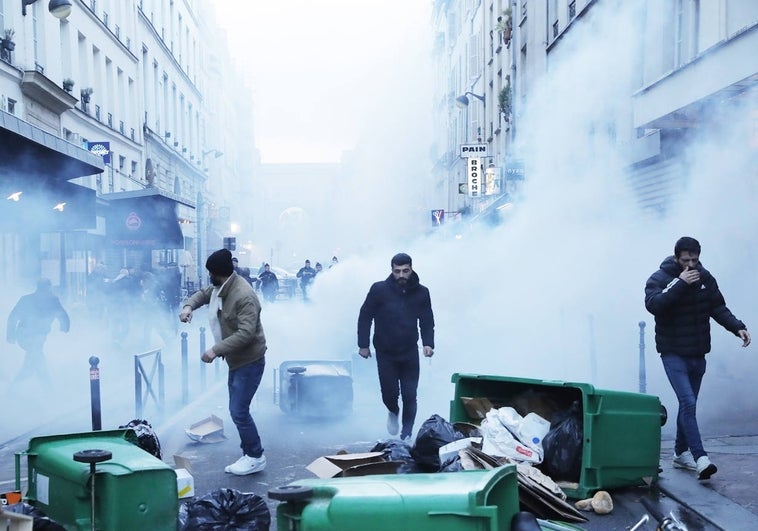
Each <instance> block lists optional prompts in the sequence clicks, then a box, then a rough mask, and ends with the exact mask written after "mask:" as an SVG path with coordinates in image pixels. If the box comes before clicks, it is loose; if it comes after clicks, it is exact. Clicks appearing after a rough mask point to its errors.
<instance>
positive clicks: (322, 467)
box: [305, 452, 399, 478]
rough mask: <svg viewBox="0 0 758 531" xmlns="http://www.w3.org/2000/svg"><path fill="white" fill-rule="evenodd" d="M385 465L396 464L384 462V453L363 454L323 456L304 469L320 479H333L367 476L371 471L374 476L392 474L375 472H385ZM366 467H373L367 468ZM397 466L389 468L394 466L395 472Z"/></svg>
mask: <svg viewBox="0 0 758 531" xmlns="http://www.w3.org/2000/svg"><path fill="white" fill-rule="evenodd" d="M386 463H396V462H395V461H386V460H385V459H384V452H365V453H357V454H337V455H325V456H322V457H319V458H318V459H316V460H315V461H313V462H312V463H311V464H310V465H308V466H307V467H305V468H306V469H307V470H310V471H311V472H313V473H314V474H316V476H318V477H320V478H335V477H341V476H349V475H359V476H362V475H368V474H367V473H371V472H372V471H374V472H373V473H375V474H376V473H392V472H375V470H376V469H382V470H387V468H386V467H387V465H386ZM367 465H374V466H371V467H368V466H367ZM377 465H378V466H377ZM398 465H399V463H398ZM398 465H390V466H394V467H395V468H394V470H397V466H398ZM353 469H355V470H353ZM361 472H362V473H361Z"/></svg>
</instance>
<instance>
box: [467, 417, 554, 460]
mask: <svg viewBox="0 0 758 531" xmlns="http://www.w3.org/2000/svg"><path fill="white" fill-rule="evenodd" d="M480 427H481V430H482V436H483V437H484V439H483V440H482V451H483V452H484V453H486V454H489V455H492V456H497V457H507V458H509V459H512V460H514V461H523V462H527V463H541V462H542V453H541V452H537V451H535V450H533V449H532V448H529V447H528V446H526V445H525V444H523V443H521V442H520V441H519V440H518V439H516V437H514V435H513V434H512V433H511V432H510V430H509V429H508V428H507V427H506V426H505V424H503V423H502V422H501V420H500V416H499V414H498V410H496V409H491V410H490V411H488V412H487V416H486V418H485V419H484V420H483V421H482V424H481V426H480Z"/></svg>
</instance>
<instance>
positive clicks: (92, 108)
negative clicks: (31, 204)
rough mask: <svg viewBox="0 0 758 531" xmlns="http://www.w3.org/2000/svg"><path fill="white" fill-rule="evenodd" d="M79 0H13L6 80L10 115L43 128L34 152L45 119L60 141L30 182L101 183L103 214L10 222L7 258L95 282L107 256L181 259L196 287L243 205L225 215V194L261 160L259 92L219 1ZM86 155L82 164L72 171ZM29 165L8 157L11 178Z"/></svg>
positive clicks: (3, 70) (11, 272)
mask: <svg viewBox="0 0 758 531" xmlns="http://www.w3.org/2000/svg"><path fill="white" fill-rule="evenodd" d="M70 3H71V4H72V5H71V12H70V14H69V15H68V16H67V17H65V18H60V19H59V18H56V17H54V16H52V14H51V13H49V12H48V6H47V2H36V3H32V4H31V5H26V4H28V2H21V1H20V0H19V1H16V0H0V31H2V33H1V34H2V35H3V36H4V37H3V41H2V46H1V47H2V51H3V54H2V61H0V94H1V95H2V112H3V113H4V114H3V116H4V117H5V121H4V122H3V124H5V123H6V122H8V121H12V122H13V123H14V124H16V123H17V124H19V125H18V127H19V128H21V129H24V130H28V131H30V134H29V135H27V136H28V142H27V144H28V146H29V147H28V149H29V150H31V152H33V153H35V154H36V156H33V157H31V158H32V159H44V158H45V157H43V155H45V154H46V153H43V152H42V151H40V149H41V148H39V147H38V146H37V145H38V144H40V142H38V141H37V140H36V139H37V138H38V137H39V138H42V137H43V133H44V134H45V135H48V137H45V138H47V141H48V143H51V144H54V145H55V146H57V147H58V148H59V149H58V151H59V152H60V153H59V154H57V157H58V159H56V160H59V163H58V164H47V165H46V166H45V167H44V168H41V169H39V170H35V171H34V172H26V174H25V177H24V179H23V182H24V183H25V184H34V183H49V182H54V183H61V182H65V183H67V185H68V186H76V187H77V188H75V189H74V190H75V191H76V192H77V193H79V192H80V190H79V189H80V188H83V189H86V190H90V191H94V194H93V197H87V205H86V208H85V207H82V209H83V210H87V211H89V212H90V214H88V215H87V216H85V218H86V219H83V220H80V221H81V222H80V223H79V224H72V223H69V224H68V225H66V226H65V227H54V226H53V227H49V226H45V227H42V228H41V230H36V231H28V230H21V229H19V228H18V227H15V228H14V227H13V226H11V224H6V225H5V226H4V227H3V248H4V250H6V251H7V252H8V253H7V254H6V256H16V257H17V260H16V261H15V262H18V263H14V261H12V260H6V261H5V263H4V264H3V265H2V267H1V268H2V270H3V273H2V276H3V278H4V279H5V280H9V281H10V280H12V279H14V278H17V277H18V276H19V275H21V274H22V273H23V272H24V271H27V273H26V275H27V276H37V275H40V274H41V275H45V276H49V277H51V279H52V280H53V283H54V284H55V285H60V286H61V287H63V288H65V290H67V291H69V292H71V293H73V294H75V295H82V294H84V293H85V292H86V276H87V273H88V272H89V271H91V270H92V268H93V266H94V264H96V263H97V262H100V261H102V262H105V264H106V266H107V267H108V270H109V273H111V274H114V275H115V272H117V271H118V269H120V268H122V267H126V266H132V267H138V268H139V267H142V268H144V269H150V268H153V267H162V266H166V265H169V264H176V265H179V266H182V267H183V273H184V277H185V278H184V282H186V283H188V284H190V285H192V286H195V287H196V286H198V285H200V283H202V281H203V278H204V276H205V274H204V270H203V267H202V265H203V263H204V257H205V255H206V254H207V249H208V247H209V245H210V246H216V245H218V246H220V240H221V236H222V235H223V236H226V235H228V234H229V232H230V231H231V227H230V220H231V219H232V218H233V217H234V216H235V214H234V213H230V212H229V209H227V210H226V212H227V215H225V216H224V217H220V216H219V215H218V211H219V209H218V208H216V205H220V204H224V203H225V202H226V201H227V199H226V197H230V196H237V195H239V193H240V191H241V190H242V189H245V190H246V191H249V190H250V185H249V184H247V182H248V181H251V180H252V177H253V173H254V164H255V162H254V161H255V157H252V156H250V153H251V152H253V151H254V149H253V147H254V135H253V134H252V102H251V101H250V99H251V96H250V93H249V91H248V89H247V87H246V86H245V84H244V82H243V81H242V80H241V78H240V77H239V76H238V75H237V74H236V73H235V72H234V68H233V66H232V64H231V59H230V57H229V51H228V46H227V44H226V40H225V38H224V34H223V32H221V31H220V30H219V29H218V26H217V24H216V23H215V20H214V14H213V3H212V2H211V1H210V0H172V1H170V2H169V1H162V0H139V1H136V0H132V1H127V2H124V1H121V0H72V1H71V2H70ZM22 4H23V5H22ZM22 7H23V9H22ZM7 37H9V38H7ZM11 41H12V45H10V46H7V45H6V43H7V42H11ZM8 48H12V50H8ZM232 108H233V109H234V115H233V119H230V117H231V116H232V112H231V109H232ZM43 147H44V146H43ZM34 150H36V151H34ZM48 151H49V150H48ZM39 153H42V155H40V154H39ZM50 157H51V155H48V157H47V158H50ZM80 159H81V160H80ZM64 163H65V164H64ZM77 164H78V166H79V171H78V172H74V173H76V175H73V174H72V172H71V171H63V168H64V166H65V167H67V166H70V165H73V166H74V167H77ZM23 167H24V166H23V161H20V160H16V161H15V162H9V163H8V164H5V165H3V167H0V182H2V183H5V188H8V187H11V188H12V185H13V183H14V182H17V181H18V178H17V177H13V176H18V175H19V172H20V171H21V170H23ZM238 185H239V186H240V188H238ZM45 186H48V185H45ZM58 187H59V188H60V187H61V186H58ZM9 189H10V188H9ZM3 191H5V189H4V190H3ZM56 191H59V190H56ZM85 195H87V194H85ZM71 205H72V203H71V200H69V206H71ZM6 213H8V211H7V212H6ZM240 215H241V214H240ZM241 223H243V224H244V220H243V221H242V222H241ZM248 228H249V227H245V229H248ZM48 229H52V230H48ZM135 229H136V232H134V230H135ZM130 231H131V232H130ZM140 231H141V232H140ZM30 233H31V234H30ZM22 249H31V251H27V252H22ZM37 257H39V258H37ZM30 259H31V260H33V261H38V264H37V265H36V266H35V267H34V268H33V271H28V267H22V265H23V264H28V262H29V260H30Z"/></svg>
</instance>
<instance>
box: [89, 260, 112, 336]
mask: <svg viewBox="0 0 758 531" xmlns="http://www.w3.org/2000/svg"><path fill="white" fill-rule="evenodd" d="M107 274H108V272H107V269H106V267H105V264H104V263H103V262H98V263H97V264H96V265H95V267H93V268H92V271H91V272H90V274H89V275H87V310H88V311H87V313H88V314H89V318H90V319H91V320H94V321H98V322H101V323H102V321H103V319H104V317H105V309H106V302H107V300H106V297H107V289H108V282H109V279H108V277H107Z"/></svg>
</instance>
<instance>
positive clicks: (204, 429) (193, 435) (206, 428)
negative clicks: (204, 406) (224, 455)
mask: <svg viewBox="0 0 758 531" xmlns="http://www.w3.org/2000/svg"><path fill="white" fill-rule="evenodd" d="M184 432H185V433H186V434H187V437H189V438H190V439H192V440H193V441H196V442H202V443H217V442H221V441H225V440H226V436H225V435H224V421H223V420H221V419H220V418H218V417H217V416H216V415H211V416H210V417H207V418H204V419H203V420H201V421H198V422H195V423H194V424H193V425H191V426H190V427H189V428H187V429H185V430H184Z"/></svg>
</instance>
